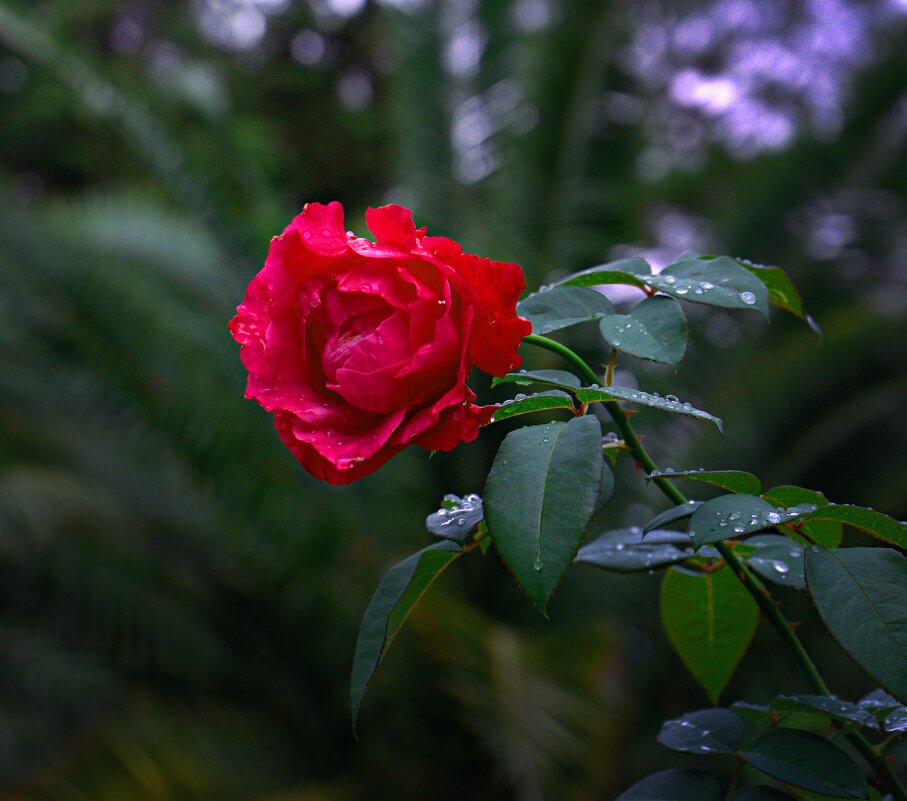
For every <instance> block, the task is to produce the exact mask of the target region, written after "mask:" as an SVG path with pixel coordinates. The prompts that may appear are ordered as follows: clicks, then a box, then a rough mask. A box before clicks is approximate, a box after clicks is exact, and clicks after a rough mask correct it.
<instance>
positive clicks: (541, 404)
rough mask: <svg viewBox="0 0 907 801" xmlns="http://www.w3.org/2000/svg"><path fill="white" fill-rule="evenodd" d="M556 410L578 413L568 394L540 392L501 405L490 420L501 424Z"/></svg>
mask: <svg viewBox="0 0 907 801" xmlns="http://www.w3.org/2000/svg"><path fill="white" fill-rule="evenodd" d="M556 409H566V410H568V411H570V412H571V413H575V412H576V409H575V408H574V406H573V399H572V398H571V397H570V396H569V395H568V394H567V393H566V392H561V391H560V390H551V391H549V392H538V393H536V394H535V395H517V396H516V397H515V398H514V399H513V400H506V401H504V402H503V403H501V404H499V405H498V407H497V409H496V410H495V413H494V417H492V418H491V420H489V423H499V422H501V420H507V419H509V418H511V417H517V416H518V415H521V414H531V413H532V412H543V411H552V410H556Z"/></svg>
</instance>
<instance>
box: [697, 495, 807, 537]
mask: <svg viewBox="0 0 907 801" xmlns="http://www.w3.org/2000/svg"><path fill="white" fill-rule="evenodd" d="M813 508H814V507H813V506H812V504H806V505H804V506H792V507H791V508H790V509H780V508H776V507H774V506H772V505H771V504H769V503H766V502H765V501H763V500H762V499H761V498H757V497H755V496H754V495H722V496H721V497H719V498H713V499H712V500H710V501H706V502H705V503H703V504H702V506H700V507H699V508H698V509H697V510H696V511H695V512H694V513H693V517H692V518H691V519H690V539H692V541H693V547H694V548H696V550H699V548H701V547H702V546H703V545H705V544H707V543H710V542H718V541H719V540H727V539H739V538H740V537H742V536H744V535H746V534H750V533H752V532H754V531H760V530H762V529H764V528H771V527H773V526H777V525H779V524H780V523H787V522H789V521H791V520H796V519H798V518H799V517H802V516H804V515H805V514H806V513H807V512H811V511H812V510H813Z"/></svg>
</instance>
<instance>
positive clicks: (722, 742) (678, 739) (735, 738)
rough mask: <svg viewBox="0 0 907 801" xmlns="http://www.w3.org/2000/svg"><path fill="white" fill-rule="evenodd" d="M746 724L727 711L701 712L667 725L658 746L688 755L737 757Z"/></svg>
mask: <svg viewBox="0 0 907 801" xmlns="http://www.w3.org/2000/svg"><path fill="white" fill-rule="evenodd" d="M745 731H746V724H745V723H744V722H743V719H742V718H740V717H739V716H738V715H735V714H734V713H733V712H729V711H728V710H727V709H701V710H699V711H698V712H690V713H689V714H686V715H684V716H683V717H680V718H676V719H675V720H669V721H667V722H666V723H665V724H664V726H662V727H661V731H660V732H659V733H658V742H660V743H661V744H662V745H663V746H664V747H665V748H670V749H671V750H672V751H683V752H685V753H688V754H733V753H734V751H736V750H737V746H738V745H740V741H741V740H742V739H743V734H744V732H745Z"/></svg>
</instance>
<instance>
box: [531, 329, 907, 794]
mask: <svg viewBox="0 0 907 801" xmlns="http://www.w3.org/2000/svg"><path fill="white" fill-rule="evenodd" d="M523 341H524V342H527V343H529V344H531V345H537V346H538V347H541V348H545V349H547V350H550V351H552V352H553V353H557V354H558V355H560V356H562V357H563V358H565V359H566V360H567V361H569V362H570V363H571V364H573V365H574V367H576V368H577V369H578V370H579V371H580V373H581V374H582V375H583V376H584V377H585V378H587V379H589V380H590V382H591V383H596V382H597V381H598V376H597V375H596V374H595V371H594V370H593V369H592V368H591V367H590V366H589V365H588V364H587V363H586V362H585V360H584V359H583V358H582V357H580V356H579V355H577V354H576V353H574V352H573V351H572V350H570V348H568V347H566V346H565V345H562V344H561V343H560V342H555V341H554V340H553V339H548V338H547V337H543V336H538V335H536V334H530V335H529V336H527V337H524V339H523ZM604 406H605V409H607V410H608V414H610V415H611V419H612V420H613V421H614V425H615V426H617V429H618V430H619V431H620V434H621V438H622V439H623V440H624V442H625V443H626V445H627V448H628V449H629V450H630V452H631V453H632V454H633V456H634V457H635V458H636V461H637V462H638V463H639V465H640V467H642V469H643V470H645V471H646V475H649V474H650V473H654V472H657V471H658V467H657V466H656V464H655V462H654V461H652V457H651V456H649V453H648V451H646V449H645V448H644V447H643V444H642V443H641V442H640V441H639V437H637V436H636V431H634V429H633V426H632V424H631V423H630V420H629V419H628V417H627V415H626V414H624V410H623V409H622V408H621V406H620V404H619V403H617V401H609V402H606V403H605V404H604ZM652 481H654V482H655V484H656V485H657V486H658V488H659V489H660V490H661V491H662V492H663V493H664V494H665V495H666V496H667V497H668V498H669V499H670V500H671V501H673V502H674V504H675V505H680V504H684V503H688V502H689V500H688V499H687V497H686V495H684V494H683V493H682V492H681V491H680V490H679V489H677V487H676V486H674V484H673V483H672V482H671V481H669V480H668V479H666V478H653V479H652ZM714 545H715V547H716V549H717V550H718V552H719V553H720V554H721V557H722V558H723V559H724V560H725V562H727V565H728V567H730V568H731V570H733V571H734V575H736V576H737V578H738V579H740V581H741V582H742V584H743V586H744V587H745V588H746V589H747V591H748V592H749V594H750V595H751V596H752V597H753V600H754V601H755V602H756V604H757V605H758V607H759V609H760V610H761V611H762V614H763V615H764V616H765V618H766V620H768V622H769V623H771V625H772V626H773V627H774V629H775V630H776V631H777V632H778V634H779V635H780V636H781V639H782V640H784V643H785V645H787V647H788V649H790V652H791V654H792V655H793V657H794V659H795V660H796V662H797V664H798V665H799V666H800V669H801V670H802V671H803V673H804V674H805V675H806V678H807V680H808V681H809V683H810V685H812V687H813V689H814V690H815V691H816V692H817V693H818V694H819V695H825V696H831V691H830V690H829V689H828V685H827V684H826V683H825V680H824V679H823V678H822V676H821V674H820V673H819V670H818V668H817V667H816V664H815V662H813V660H812V658H811V657H810V655H809V654H808V653H807V651H806V649H805V648H804V647H803V643H801V642H800V639H799V638H798V637H797V635H796V633H795V632H794V630H793V628H792V627H791V625H790V623H789V622H788V620H787V618H786V617H784V615H783V613H782V612H781V609H780V608H779V605H778V604H777V603H776V602H775V599H774V598H772V595H771V593H770V592H769V591H768V589H767V588H766V587H765V585H764V584H763V583H762V581H761V580H760V579H759V578H758V577H757V576H756V575H755V574H753V573H752V572H751V571H750V570H749V568H748V567H747V566H746V565H744V564H743V562H741V561H740V559H738V558H737V555H736V554H735V553H734V551H733V550H732V549H731V547H730V546H729V545H728V544H727V543H726V542H717V543H714ZM847 738H848V740H850V742H851V743H852V744H853V746H854V747H855V748H856V749H857V751H859V752H860V754H861V755H862V756H863V758H864V759H865V760H866V761H867V762H868V763H869V764H870V765H871V766H872V768H873V770H875V772H876V775H877V776H880V777H884V778H885V779H886V780H887V781H888V785H889V787H890V788H891V790H892V792H893V793H894V796H895V798H897V799H899V801H907V790H905V789H904V786H903V785H902V784H901V782H900V780H899V779H898V777H897V775H896V774H895V772H894V770H893V769H892V767H891V765H890V764H889V763H888V761H887V760H885V758H884V757H882V756H880V755H879V754H878V753H876V751H875V749H874V748H873V747H872V745H871V744H870V742H869V741H868V740H867V739H866V738H865V737H864V736H863V735H862V734H861V733H859V732H851V733H850V734H848V735H847Z"/></svg>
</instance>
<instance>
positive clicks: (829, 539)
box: [754, 484, 844, 548]
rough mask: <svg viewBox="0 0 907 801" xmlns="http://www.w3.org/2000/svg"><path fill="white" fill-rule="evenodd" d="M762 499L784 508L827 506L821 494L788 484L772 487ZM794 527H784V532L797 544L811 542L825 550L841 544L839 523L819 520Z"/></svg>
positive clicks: (841, 530) (825, 499)
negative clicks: (799, 531)
mask: <svg viewBox="0 0 907 801" xmlns="http://www.w3.org/2000/svg"><path fill="white" fill-rule="evenodd" d="M754 494H755V493H754ZM762 497H763V498H764V499H765V500H767V501H768V502H769V503H772V504H774V505H775V506H781V507H785V508H789V507H791V506H799V505H800V504H804V503H812V504H815V505H816V506H828V499H827V498H826V497H825V496H824V495H823V494H822V493H821V492H817V491H816V490H810V489H804V488H803V487H795V486H792V485H789V484H784V485H782V486H780V487H773V488H772V489H770V490H768V492H765V493H763V495H762ZM796 525H797V529H794V528H793V526H792V525H787V526H784V527H783V528H784V531H785V532H786V533H787V534H788V535H789V536H791V537H793V538H794V539H795V540H797V542H800V543H803V544H804V545H809V544H810V543H811V542H817V543H818V544H819V545H824V546H825V547H826V548H837V547H838V546H839V545H840V544H841V538H842V537H843V534H844V529H843V527H842V526H841V524H840V523H835V522H832V521H820V520H814V521H813V522H811V523H804V522H803V521H802V520H799V521H797V523H796ZM798 529H799V530H802V532H803V534H804V535H805V537H804V536H801V535H800V534H799V533H797V530H798ZM806 537H809V539H806Z"/></svg>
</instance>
